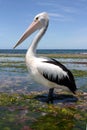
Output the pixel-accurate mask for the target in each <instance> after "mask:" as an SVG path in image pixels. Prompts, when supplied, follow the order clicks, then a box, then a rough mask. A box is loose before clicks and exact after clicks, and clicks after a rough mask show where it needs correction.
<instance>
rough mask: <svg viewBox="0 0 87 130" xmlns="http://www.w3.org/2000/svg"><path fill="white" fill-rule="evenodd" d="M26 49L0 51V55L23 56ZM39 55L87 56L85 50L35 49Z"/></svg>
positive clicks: (86, 50)
mask: <svg viewBox="0 0 87 130" xmlns="http://www.w3.org/2000/svg"><path fill="white" fill-rule="evenodd" d="M26 52H27V49H0V54H2V53H4V54H25V53H26ZM37 53H40V54H49V53H52V54H87V49H37Z"/></svg>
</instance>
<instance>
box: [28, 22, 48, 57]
mask: <svg viewBox="0 0 87 130" xmlns="http://www.w3.org/2000/svg"><path fill="white" fill-rule="evenodd" d="M47 27H48V24H47V26H46V27H43V28H41V29H40V30H39V32H38V33H37V35H36V36H35V38H34V39H33V41H32V44H31V45H30V47H29V49H28V51H27V54H28V55H30V56H34V55H35V54H36V48H37V45H38V42H39V41H40V39H41V38H42V36H43V35H44V34H45V32H46V30H47Z"/></svg>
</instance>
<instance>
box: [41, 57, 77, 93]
mask: <svg viewBox="0 0 87 130" xmlns="http://www.w3.org/2000/svg"><path fill="white" fill-rule="evenodd" d="M44 62H45V63H50V64H54V65H56V66H59V67H60V68H62V70H64V71H65V72H67V75H68V76H63V77H62V78H61V79H60V78H58V75H57V76H56V77H55V78H54V77H53V75H52V74H51V75H50V76H49V75H48V73H46V72H43V76H44V77H45V78H46V79H48V80H49V81H51V82H54V83H56V84H58V85H63V86H66V87H68V88H69V89H70V90H71V91H72V92H73V93H75V91H76V89H77V88H76V84H75V79H74V76H73V74H72V73H71V71H70V70H68V69H67V68H66V67H65V66H64V65H62V64H61V63H60V62H58V61H57V60H55V59H53V58H52V59H51V60H48V61H44Z"/></svg>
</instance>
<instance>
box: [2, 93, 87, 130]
mask: <svg viewBox="0 0 87 130" xmlns="http://www.w3.org/2000/svg"><path fill="white" fill-rule="evenodd" d="M39 94H42V93H39ZM36 95H38V93H32V94H17V93H13V94H9V93H0V129H1V130H13V129H15V130H25V128H26V130H85V127H86V123H87V114H86V113H87V112H86V111H87V106H86V96H87V94H86V96H85V98H84V94H82V93H81V94H79V95H78V98H79V101H78V102H74V103H69V102H66V103H57V104H47V103H43V102H40V101H38V100H37V99H35V97H36Z"/></svg>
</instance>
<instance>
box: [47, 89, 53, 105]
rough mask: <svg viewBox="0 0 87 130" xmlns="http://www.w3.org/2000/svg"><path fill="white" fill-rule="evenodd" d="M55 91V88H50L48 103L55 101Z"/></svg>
mask: <svg viewBox="0 0 87 130" xmlns="http://www.w3.org/2000/svg"><path fill="white" fill-rule="evenodd" d="M53 91H54V88H50V89H49V93H48V100H47V103H49V102H51V103H53Z"/></svg>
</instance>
